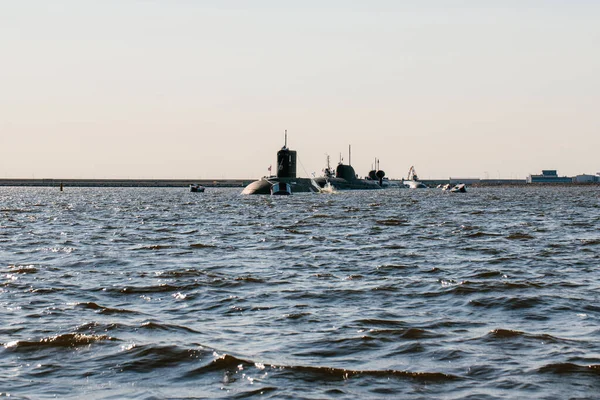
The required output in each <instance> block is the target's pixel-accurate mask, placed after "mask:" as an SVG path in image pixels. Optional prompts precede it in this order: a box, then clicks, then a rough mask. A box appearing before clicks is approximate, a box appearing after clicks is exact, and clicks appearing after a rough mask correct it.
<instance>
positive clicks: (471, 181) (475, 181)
mask: <svg viewBox="0 0 600 400" xmlns="http://www.w3.org/2000/svg"><path fill="white" fill-rule="evenodd" d="M480 182H481V179H479V178H452V177H450V178H448V183H450V184H451V185H456V184H458V183H464V184H465V185H476V184H478V183H480Z"/></svg>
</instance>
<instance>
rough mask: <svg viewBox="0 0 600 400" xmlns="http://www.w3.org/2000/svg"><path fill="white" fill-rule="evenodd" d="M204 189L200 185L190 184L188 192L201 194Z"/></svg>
mask: <svg viewBox="0 0 600 400" xmlns="http://www.w3.org/2000/svg"><path fill="white" fill-rule="evenodd" d="M205 189H206V188H205V187H204V186H202V185H199V184H197V183H195V184H191V185H190V192H198V193H202V192H204V190H205Z"/></svg>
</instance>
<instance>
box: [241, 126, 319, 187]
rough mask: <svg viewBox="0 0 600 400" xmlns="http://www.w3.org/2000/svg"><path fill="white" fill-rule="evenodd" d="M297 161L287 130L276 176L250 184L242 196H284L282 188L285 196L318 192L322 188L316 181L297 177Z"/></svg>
mask: <svg viewBox="0 0 600 400" xmlns="http://www.w3.org/2000/svg"><path fill="white" fill-rule="evenodd" d="M296 160H297V154H296V151H295V150H290V149H289V148H288V147H287V130H286V131H285V142H284V145H283V147H282V148H281V150H279V151H278V152H277V171H276V174H275V175H270V176H263V177H262V178H261V179H259V180H257V181H254V182H252V183H250V184H249V185H248V186H246V187H245V188H244V190H242V194H282V188H285V189H284V191H285V194H292V193H302V192H307V193H308V192H318V191H319V189H320V188H319V187H318V186H316V184H315V183H314V181H312V180H311V179H309V178H298V177H297V176H296ZM269 169H270V167H269Z"/></svg>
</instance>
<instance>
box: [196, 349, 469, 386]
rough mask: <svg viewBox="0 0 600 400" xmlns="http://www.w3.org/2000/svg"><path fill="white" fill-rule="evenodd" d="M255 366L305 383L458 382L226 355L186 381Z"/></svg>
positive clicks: (448, 377) (446, 376)
mask: <svg viewBox="0 0 600 400" xmlns="http://www.w3.org/2000/svg"><path fill="white" fill-rule="evenodd" d="M252 367H255V368H257V369H259V370H264V369H266V368H268V369H269V374H270V375H278V376H282V377H285V378H288V379H290V380H291V381H294V380H297V379H302V380H304V381H308V382H323V381H325V382H327V381H343V380H348V379H352V378H355V377H365V376H366V377H373V378H388V379H389V378H398V379H409V380H413V381H417V382H422V383H425V382H429V383H441V382H450V381H457V380H461V379H462V378H461V377H459V376H457V375H452V374H447V373H442V372H414V371H404V370H394V369H386V370H354V369H346V368H336V367H314V366H290V365H275V364H272V365H269V366H268V367H267V366H265V365H263V364H261V363H253V362H251V361H248V360H244V359H241V358H237V357H234V356H231V355H228V354H225V355H222V356H220V357H218V358H216V359H214V360H213V361H212V362H210V363H209V364H207V365H203V366H202V367H200V368H196V369H194V370H192V371H189V372H188V373H186V374H185V378H193V377H197V376H198V375H203V374H206V373H211V372H215V371H219V372H221V371H232V370H234V371H237V370H246V369H249V368H252Z"/></svg>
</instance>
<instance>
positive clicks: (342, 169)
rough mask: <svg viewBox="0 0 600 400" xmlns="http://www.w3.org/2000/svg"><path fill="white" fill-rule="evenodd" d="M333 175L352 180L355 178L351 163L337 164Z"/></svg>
mask: <svg viewBox="0 0 600 400" xmlns="http://www.w3.org/2000/svg"><path fill="white" fill-rule="evenodd" d="M335 177H336V178H342V179H345V180H347V181H352V180H354V179H356V172H354V168H352V166H351V165H345V164H338V166H337V168H336V169H335Z"/></svg>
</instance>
